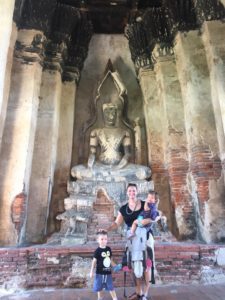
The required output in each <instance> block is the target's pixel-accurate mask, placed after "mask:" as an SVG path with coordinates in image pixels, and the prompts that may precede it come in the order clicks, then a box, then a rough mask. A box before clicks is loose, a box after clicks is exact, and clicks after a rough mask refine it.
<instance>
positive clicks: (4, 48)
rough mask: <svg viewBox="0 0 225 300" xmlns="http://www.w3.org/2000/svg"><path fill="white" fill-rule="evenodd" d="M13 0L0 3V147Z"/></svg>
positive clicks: (12, 38)
mask: <svg viewBox="0 0 225 300" xmlns="http://www.w3.org/2000/svg"><path fill="white" fill-rule="evenodd" d="M14 3H15V0H9V1H8V0H3V1H1V3H0V16H1V19H0V45H1V46H0V70H1V72H0V147H1V139H2V133H3V128H4V122H5V117H6V109H7V103H8V94H9V85H10V73H11V67H12V52H13V48H14V44H15V36H16V31H17V30H16V27H15V23H13V21H12V16H13V10H14Z"/></svg>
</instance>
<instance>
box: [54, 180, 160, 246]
mask: <svg viewBox="0 0 225 300" xmlns="http://www.w3.org/2000/svg"><path fill="white" fill-rule="evenodd" d="M132 183H135V184H136V185H137V187H138V199H141V200H144V199H146V197H147V194H148V191H149V190H153V189H154V185H153V181H146V180H138V181H134V182H132ZM127 185H128V182H124V181H121V182H107V181H105V182H104V181H100V182H98V181H92V180H77V181H69V182H68V188H67V190H68V193H69V197H68V198H65V199H64V207H65V212H63V213H61V214H59V215H58V216H57V217H56V218H57V219H58V220H61V221H62V222H61V230H60V232H59V233H55V234H54V241H58V243H59V244H61V245H70V246H71V245H79V244H85V243H86V242H87V240H88V228H90V226H93V224H92V217H93V215H94V212H93V205H94V204H95V203H96V199H97V194H98V192H99V191H102V192H103V194H105V195H106V198H107V199H109V201H110V202H111V205H112V207H113V210H112V212H111V214H112V220H113V217H115V216H116V215H117V213H118V210H119V208H120V207H121V205H122V204H124V203H125V202H126V201H127V196H126V189H127ZM95 213H98V212H95ZM49 242H50V241H49Z"/></svg>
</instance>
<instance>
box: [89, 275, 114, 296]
mask: <svg viewBox="0 0 225 300" xmlns="http://www.w3.org/2000/svg"><path fill="white" fill-rule="evenodd" d="M102 290H106V291H113V290H114V287H113V281H112V275H111V274H109V275H102V274H95V279H94V287H93V291H94V292H100V291H102Z"/></svg>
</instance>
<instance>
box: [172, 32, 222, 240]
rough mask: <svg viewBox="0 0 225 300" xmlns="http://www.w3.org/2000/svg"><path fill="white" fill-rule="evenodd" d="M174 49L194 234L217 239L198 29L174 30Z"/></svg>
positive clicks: (215, 169)
mask: <svg viewBox="0 0 225 300" xmlns="http://www.w3.org/2000/svg"><path fill="white" fill-rule="evenodd" d="M175 53H176V61H177V71H178V76H179V80H180V84H181V90H182V96H183V101H184V111H185V126H186V132H187V140H188V150H189V160H190V172H189V176H188V178H187V183H188V185H189V190H190V193H191V194H192V199H193V201H194V205H195V213H196V221H197V228H198V237H199V238H201V239H203V240H204V241H206V242H211V241H218V240H220V239H222V238H224V233H223V229H222V228H224V225H225V219H224V213H225V211H224V204H223V203H224V192H225V191H224V181H223V176H222V167H221V160H220V157H219V146H218V141H217V132H216V125H215V116H214V113H213V107H212V100H211V89H210V80H209V70H208V65H207V61H206V53H205V49H204V46H203V43H202V40H201V37H200V36H199V32H198V31H190V32H188V33H187V34H183V33H178V34H177V36H176V40H175ZM218 228H221V230H219V231H218Z"/></svg>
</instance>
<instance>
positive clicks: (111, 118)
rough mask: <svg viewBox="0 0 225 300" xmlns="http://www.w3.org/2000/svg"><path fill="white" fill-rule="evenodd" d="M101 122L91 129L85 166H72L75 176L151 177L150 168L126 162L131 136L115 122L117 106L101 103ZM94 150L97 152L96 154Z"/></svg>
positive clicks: (109, 179)
mask: <svg viewBox="0 0 225 300" xmlns="http://www.w3.org/2000/svg"><path fill="white" fill-rule="evenodd" d="M102 109H103V119H104V126H103V127H101V128H96V129H94V130H92V131H91V134H90V142H89V157H88V162H87V166H84V165H78V166H74V167H73V168H72V170H71V174H72V176H73V177H74V178H76V179H78V180H83V179H86V180H96V181H126V180H138V179H139V180H144V179H147V178H149V177H150V175H151V171H150V168H148V167H145V166H142V165H137V164H131V163H129V158H130V156H131V137H130V133H129V131H128V130H126V128H121V127H119V126H118V125H117V124H118V122H117V117H118V107H117V105H116V104H114V103H106V104H103V107H102ZM97 153H99V155H98V157H97Z"/></svg>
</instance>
